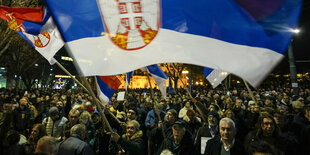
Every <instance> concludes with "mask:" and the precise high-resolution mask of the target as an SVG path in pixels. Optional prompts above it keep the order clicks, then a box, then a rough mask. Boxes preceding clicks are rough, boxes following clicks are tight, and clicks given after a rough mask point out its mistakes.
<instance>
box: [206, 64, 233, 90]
mask: <svg viewBox="0 0 310 155" xmlns="http://www.w3.org/2000/svg"><path fill="white" fill-rule="evenodd" d="M228 74H229V73H227V72H224V71H220V70H217V69H211V68H208V67H205V68H204V70H203V75H204V76H205V77H206V79H207V80H208V81H209V82H210V83H211V85H212V87H213V88H215V87H217V86H218V85H219V84H221V83H222V81H223V80H224V79H225V78H226V77H227V75H228Z"/></svg>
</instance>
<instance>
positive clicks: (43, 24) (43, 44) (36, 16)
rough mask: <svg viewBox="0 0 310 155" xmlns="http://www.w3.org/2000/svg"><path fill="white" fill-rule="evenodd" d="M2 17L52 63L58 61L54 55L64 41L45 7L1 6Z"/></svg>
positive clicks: (0, 14)
mask: <svg viewBox="0 0 310 155" xmlns="http://www.w3.org/2000/svg"><path fill="white" fill-rule="evenodd" d="M0 18H2V19H4V20H7V22H8V26H9V28H11V29H13V30H14V31H16V32H17V33H18V34H19V35H21V36H22V37H23V38H24V39H25V40H27V41H28V42H29V43H30V44H31V45H32V46H33V47H34V48H35V49H36V50H37V51H38V52H39V53H40V54H41V55H42V56H43V57H44V58H46V59H47V60H48V61H49V62H50V64H54V63H55V62H56V60H55V59H54V58H53V57H54V55H55V54H56V52H57V51H58V50H59V49H60V48H61V47H62V46H63V45H64V42H63V40H62V38H61V35H60V33H59V31H58V29H57V27H56V25H55V24H54V21H53V18H52V17H50V15H49V13H48V11H47V10H46V9H45V8H43V7H36V8H11V7H5V6H0Z"/></svg>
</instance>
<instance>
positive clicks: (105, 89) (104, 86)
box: [96, 76, 121, 103]
mask: <svg viewBox="0 0 310 155" xmlns="http://www.w3.org/2000/svg"><path fill="white" fill-rule="evenodd" d="M96 85H97V94H98V96H99V98H100V99H101V100H102V101H103V103H108V102H109V100H110V98H111V97H112V96H113V94H114V93H115V91H117V89H118V87H119V86H120V85H121V81H120V80H119V79H118V78H117V77H116V76H96Z"/></svg>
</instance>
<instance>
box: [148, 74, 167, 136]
mask: <svg viewBox="0 0 310 155" xmlns="http://www.w3.org/2000/svg"><path fill="white" fill-rule="evenodd" d="M147 80H148V82H149V85H150V87H151V95H152V98H153V100H154V103H155V104H154V113H155V114H156V116H157V118H158V122H159V121H160V122H162V120H161V117H160V113H157V112H156V109H158V108H157V101H155V96H154V92H153V87H152V83H151V80H150V75H149V73H148V72H147ZM161 131H162V134H163V137H164V138H166V134H165V131H164V125H163V123H162V126H161Z"/></svg>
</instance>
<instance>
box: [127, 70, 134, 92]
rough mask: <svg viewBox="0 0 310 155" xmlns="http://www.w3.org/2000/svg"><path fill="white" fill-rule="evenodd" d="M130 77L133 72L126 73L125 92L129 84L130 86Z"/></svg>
mask: <svg viewBox="0 0 310 155" xmlns="http://www.w3.org/2000/svg"><path fill="white" fill-rule="evenodd" d="M132 75H133V72H128V73H126V87H125V88H126V90H127V87H128V86H129V84H130V80H131V78H132Z"/></svg>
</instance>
